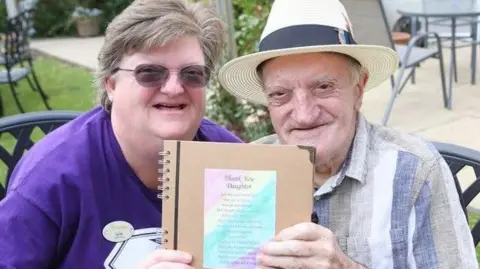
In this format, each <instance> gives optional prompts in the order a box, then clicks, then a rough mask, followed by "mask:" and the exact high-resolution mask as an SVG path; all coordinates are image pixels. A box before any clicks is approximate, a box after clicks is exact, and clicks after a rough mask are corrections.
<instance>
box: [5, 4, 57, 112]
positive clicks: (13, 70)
mask: <svg viewBox="0 0 480 269" xmlns="http://www.w3.org/2000/svg"><path fill="white" fill-rule="evenodd" d="M33 14H34V10H33V9H28V10H25V11H22V12H21V13H19V14H18V15H16V16H14V17H12V18H9V19H8V20H7V25H6V33H5V36H4V39H5V40H4V43H5V47H4V51H3V55H1V56H0V65H3V66H4V67H5V70H2V71H0V84H8V85H9V86H10V90H11V91H12V95H13V98H14V100H15V103H16V104H17V107H18V109H19V110H20V112H21V113H24V112H25V110H24V108H23V107H22V105H21V104H20V101H19V99H18V95H17V90H16V86H17V84H18V82H19V81H20V80H22V79H27V82H28V84H29V85H30V87H31V88H32V90H33V91H37V92H38V93H39V94H40V97H41V98H42V101H43V103H44V104H45V107H46V108H47V109H48V110H51V107H50V106H49V104H48V102H47V99H48V96H47V95H46V94H45V92H44V91H43V89H42V87H41V86H40V83H39V82H38V78H37V75H36V74H35V71H34V68H33V56H32V52H31V49H30V41H29V38H30V31H31V30H32V25H33ZM29 75H31V77H32V78H30V77H29ZM0 115H3V106H2V104H1V103H0Z"/></svg>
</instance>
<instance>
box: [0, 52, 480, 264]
mask: <svg viewBox="0 0 480 269" xmlns="http://www.w3.org/2000/svg"><path fill="white" fill-rule="evenodd" d="M34 68H35V72H36V73H37V76H38V78H39V81H40V84H41V85H42V87H43V89H44V91H45V92H46V94H47V95H48V96H49V100H48V102H49V104H50V106H51V107H52V108H53V109H56V110H78V111H86V110H88V109H90V108H92V107H93V106H94V101H93V100H94V88H93V85H92V75H91V73H90V72H89V71H88V70H86V69H83V68H79V67H73V66H71V65H68V64H65V63H62V62H60V61H57V60H55V59H51V58H44V57H40V58H38V59H36V60H35V62H34ZM17 89H18V96H19V99H20V102H21V104H22V105H23V107H24V109H25V110H26V111H27V112H29V111H42V110H45V109H46V108H45V106H44V104H43V102H42V100H41V98H40V95H39V94H38V93H37V92H34V91H32V90H31V89H30V87H29V86H28V83H27V82H26V81H21V82H19V84H18V87H17ZM0 94H1V97H2V99H3V100H2V104H3V107H4V113H5V115H14V114H18V113H20V111H19V110H18V108H17V106H16V105H15V102H14V100H13V96H12V94H11V91H10V88H9V86H8V85H0ZM8 136H9V135H2V137H0V143H1V144H2V145H3V146H4V147H6V149H7V150H9V151H10V152H12V150H13V145H14V139H13V138H12V137H8ZM42 136H43V134H42V133H41V132H40V131H39V132H35V133H34V134H33V135H32V137H33V140H34V141H37V140H38V139H40V138H41V137H42ZM5 173H6V169H5V165H3V163H1V162H0V184H3V183H4V180H5ZM469 218H470V221H469V222H470V223H469V224H470V226H471V227H473V225H474V224H475V223H476V222H477V221H478V220H480V213H478V212H470V213H469ZM477 260H480V247H478V248H477Z"/></svg>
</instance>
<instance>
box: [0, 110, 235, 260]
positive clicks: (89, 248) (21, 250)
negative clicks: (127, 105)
mask: <svg viewBox="0 0 480 269" xmlns="http://www.w3.org/2000/svg"><path fill="white" fill-rule="evenodd" d="M197 138H198V139H199V140H202V141H219V142H234V143H242V141H241V140H240V139H238V138H237V137H235V136H234V135H232V134H231V133H229V132H228V131H227V130H226V129H224V128H223V127H220V126H218V125H216V124H214V123H213V122H211V121H209V120H206V119H204V120H203V121H202V124H201V127H200V131H199V133H198V136H197ZM10 183H11V184H10V186H9V188H8V192H7V196H6V198H5V199H3V200H2V201H1V202H0V268H2V269H10V268H38V269H39V268H69V269H70V268H133V265H134V264H135V263H137V262H138V261H140V260H143V259H144V258H145V257H147V256H148V254H149V253H150V252H151V251H153V250H155V247H156V246H157V243H156V242H155V240H154V239H157V238H158V237H157V235H156V231H157V229H158V228H159V227H160V226H161V210H160V208H161V204H160V201H159V200H158V199H156V193H155V192H153V191H151V190H149V189H147V188H146V187H145V186H144V185H143V184H142V183H141V182H140V180H139V179H138V177H137V176H136V175H135V174H134V173H133V171H132V169H131V168H130V166H129V165H128V164H127V162H126V160H125V159H124V157H123V155H122V154H121V151H120V147H119V144H118V143H117V141H116V139H115V137H114V135H113V131H112V128H111V124H110V119H109V117H108V115H107V114H106V113H105V112H104V111H103V110H102V109H101V108H100V107H97V108H94V109H92V110H91V111H88V112H87V113H85V114H83V115H81V116H80V117H79V118H77V119H75V120H73V121H72V122H69V123H67V124H65V125H64V126H62V127H60V128H59V129H57V130H55V131H54V132H52V133H50V134H49V135H48V136H46V137H45V138H44V139H43V140H41V141H40V142H38V143H37V144H36V145H35V146H34V148H32V149H31V150H30V151H29V152H28V153H27V155H26V156H25V157H24V158H23V159H22V160H21V161H20V162H19V164H18V166H17V168H16V169H15V171H14V173H13V175H12V178H11V181H10ZM117 220H122V221H126V222H128V223H130V224H132V225H133V227H134V229H135V233H134V235H133V236H132V237H131V238H130V239H129V240H127V241H125V242H120V243H113V242H110V241H107V240H106V239H105V238H104V237H103V235H102V230H103V228H104V227H105V225H107V224H108V223H110V222H113V221H117Z"/></svg>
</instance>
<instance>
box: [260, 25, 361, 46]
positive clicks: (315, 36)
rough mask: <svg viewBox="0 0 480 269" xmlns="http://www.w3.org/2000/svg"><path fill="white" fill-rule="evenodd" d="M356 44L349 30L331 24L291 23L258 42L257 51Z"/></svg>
mask: <svg viewBox="0 0 480 269" xmlns="http://www.w3.org/2000/svg"><path fill="white" fill-rule="evenodd" d="M342 44H350V45H354V44H357V43H356V42H355V40H354V39H353V36H352V35H351V34H350V32H348V31H345V30H343V29H338V28H334V27H331V26H325V25H318V24H308V25H293V26H289V27H285V28H282V29H279V30H276V31H274V32H272V33H270V34H269V35H268V36H266V37H265V38H264V39H263V40H262V41H261V42H260V44H259V51H260V52H263V51H269V50H276V49H286V48H294V47H304V46H318V45H342Z"/></svg>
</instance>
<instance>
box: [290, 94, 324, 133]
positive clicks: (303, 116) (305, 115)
mask: <svg viewBox="0 0 480 269" xmlns="http://www.w3.org/2000/svg"><path fill="white" fill-rule="evenodd" d="M294 98H295V99H294V108H293V113H292V115H293V118H294V119H295V121H296V122H297V123H298V124H300V125H310V124H312V123H314V122H315V121H316V120H317V119H318V117H319V116H320V108H319V107H318V106H317V105H316V104H315V97H314V96H312V95H311V94H308V92H307V91H305V90H300V91H297V93H295V95H294Z"/></svg>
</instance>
